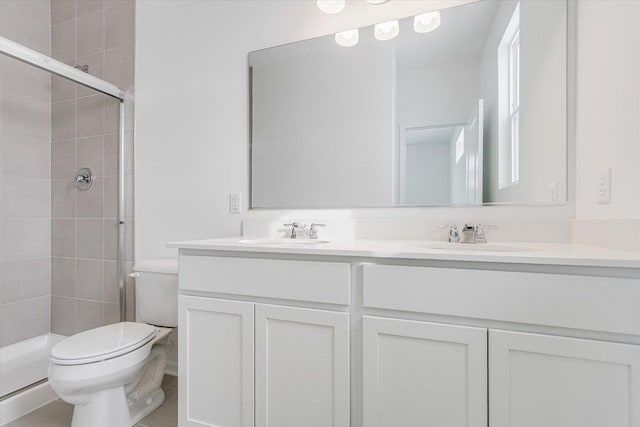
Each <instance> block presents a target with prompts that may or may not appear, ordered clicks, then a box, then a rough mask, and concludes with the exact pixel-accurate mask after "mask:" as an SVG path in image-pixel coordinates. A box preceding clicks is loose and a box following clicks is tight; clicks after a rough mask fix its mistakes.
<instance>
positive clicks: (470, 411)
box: [362, 316, 487, 427]
mask: <svg viewBox="0 0 640 427" xmlns="http://www.w3.org/2000/svg"><path fill="white" fill-rule="evenodd" d="M362 340H363V369H362V375H363V378H362V379H363V411H364V414H363V419H364V425H365V426H367V427H396V426H406V427H411V426H442V427H445V426H470V427H471V426H474V427H475V426H477V427H482V426H484V427H486V425H487V330H486V329H483V328H472V327H466V326H453V325H443V324H436V323H427V322H416V321H411V320H399V319H386V318H379V317H370V316H365V317H364V319H363V336H362Z"/></svg>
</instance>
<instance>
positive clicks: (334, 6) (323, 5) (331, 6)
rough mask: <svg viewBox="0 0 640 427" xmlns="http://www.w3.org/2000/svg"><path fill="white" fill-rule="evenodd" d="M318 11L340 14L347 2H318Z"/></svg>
mask: <svg viewBox="0 0 640 427" xmlns="http://www.w3.org/2000/svg"><path fill="white" fill-rule="evenodd" d="M316 4H317V5H318V9H320V10H321V11H323V12H324V13H330V14H334V13H340V12H342V9H344V5H345V0H318V1H317V2H316Z"/></svg>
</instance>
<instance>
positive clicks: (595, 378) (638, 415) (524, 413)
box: [489, 330, 640, 427]
mask: <svg viewBox="0 0 640 427" xmlns="http://www.w3.org/2000/svg"><path fill="white" fill-rule="evenodd" d="M489 396H490V398H489V403H490V409H489V410H490V413H491V424H490V425H491V427H509V426H518V427H529V426H531V427H534V426H562V427H601V426H612V427H618V426H619V427H622V426H625V427H627V426H628V427H631V426H634V427H637V426H640V346H638V345H628V344H620V343H613V342H606V341H595V340H584V339H576V338H568V337H558V336H549V335H540V334H530V333H523V332H512V331H501V330H490V331H489Z"/></svg>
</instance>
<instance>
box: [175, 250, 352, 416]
mask: <svg viewBox="0 0 640 427" xmlns="http://www.w3.org/2000/svg"><path fill="white" fill-rule="evenodd" d="M303 273H304V274H311V276H309V278H308V279H305V277H306V276H304V275H303ZM349 281H350V266H349V264H344V263H330V262H305V261H302V262H297V261H288V260H269V259H251V258H247V259H240V258H220V257H207V256H183V257H181V258H180V288H181V292H182V294H181V295H180V296H179V297H178V300H179V307H178V309H179V319H180V324H179V327H180V328H181V330H182V331H184V332H182V333H181V334H180V336H179V339H180V343H179V347H180V349H179V388H180V401H179V415H178V417H179V423H180V426H229V427H235V426H237V427H252V426H256V427H300V426H305V427H314V426H318V427H330V426H336V427H347V426H349V424H350V415H351V413H350V398H351V395H350V316H349V313H345V312H339V311H332V310H324V309H316V308H306V307H293V306H286V305H282V304H270V303H269V304H267V303H258V302H255V301H246V300H245V301H238V300H232V299H230V298H245V299H251V297H253V298H254V299H262V298H263V297H266V298H272V299H278V300H283V299H287V300H293V301H288V302H289V304H292V305H293V304H296V302H295V301H298V302H297V304H301V303H300V301H306V300H309V299H311V300H313V299H318V300H320V301H321V302H322V303H326V302H329V303H333V304H335V305H336V306H337V305H339V304H340V303H344V302H348V301H349V296H350V294H349ZM314 287H315V289H314ZM306 288H311V289H309V292H305V289H306ZM194 290H195V291H197V292H198V293H199V296H193V295H185V294H184V292H190V291H191V292H193V291H194ZM203 291H209V292H212V294H211V295H208V294H203ZM213 292H215V294H213ZM222 293H224V294H225V296H227V297H229V298H221V297H220V294H222ZM201 295H204V296H201Z"/></svg>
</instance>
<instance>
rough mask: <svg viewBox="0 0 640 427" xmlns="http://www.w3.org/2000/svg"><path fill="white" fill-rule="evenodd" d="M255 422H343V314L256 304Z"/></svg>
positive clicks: (289, 426) (284, 426) (324, 426)
mask: <svg viewBox="0 0 640 427" xmlns="http://www.w3.org/2000/svg"><path fill="white" fill-rule="evenodd" d="M255 340H256V426H260V427H301V426H304V427H314V426H318V427H329V426H348V425H349V417H350V412H349V407H350V395H349V315H348V314H346V313H338V312H330V311H322V310H310V309H300V308H292V307H281V306H272V305H262V304H256V338H255Z"/></svg>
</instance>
